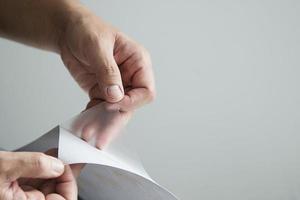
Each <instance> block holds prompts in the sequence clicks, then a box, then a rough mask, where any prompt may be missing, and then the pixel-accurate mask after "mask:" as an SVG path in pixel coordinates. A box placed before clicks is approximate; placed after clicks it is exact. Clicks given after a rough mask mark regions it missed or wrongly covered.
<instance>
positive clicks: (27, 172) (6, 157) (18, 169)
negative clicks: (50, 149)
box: [0, 152, 64, 182]
mask: <svg viewBox="0 0 300 200" xmlns="http://www.w3.org/2000/svg"><path fill="white" fill-rule="evenodd" d="M0 158H1V161H3V162H0V177H1V178H3V177H5V179H6V180H5V181H10V182H11V181H15V180H17V179H18V178H21V177H22V178H45V179H47V178H56V177H59V176H60V175H62V173H63V172H64V164H63V163H62V162H61V161H60V160H58V159H56V158H54V157H52V156H48V155H45V154H43V153H33V152H0Z"/></svg>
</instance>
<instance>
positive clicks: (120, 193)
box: [17, 103, 177, 200]
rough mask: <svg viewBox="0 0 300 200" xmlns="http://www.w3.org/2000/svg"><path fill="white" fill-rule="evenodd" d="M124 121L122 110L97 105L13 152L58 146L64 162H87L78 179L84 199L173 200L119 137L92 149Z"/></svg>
mask: <svg viewBox="0 0 300 200" xmlns="http://www.w3.org/2000/svg"><path fill="white" fill-rule="evenodd" d="M125 122H126V117H124V116H123V115H122V113H120V112H118V111H113V110H109V109H107V108H106V106H105V103H102V104H98V105H96V106H94V107H93V108H91V109H89V110H86V111H84V112H82V113H80V114H79V115H77V116H75V117H73V118H71V119H70V120H67V121H66V122H64V123H62V124H60V125H59V126H57V127H55V128H53V129H52V130H50V131H49V132H48V133H46V134H44V135H43V136H41V137H40V138H38V139H37V140H35V141H33V142H31V143H30V144H28V145H25V146H23V147H21V148H19V149H17V151H38V152H45V151H47V150H49V149H52V148H58V157H59V159H61V160H62V161H63V162H64V163H66V164H76V163H87V164H86V166H85V167H84V169H83V170H82V172H81V174H80V177H79V179H78V186H79V195H80V197H81V198H82V199H84V200H99V199H100V200H101V199H104V200H117V199H122V200H140V199H143V200H176V199H177V197H176V196H175V195H173V194H172V193H171V192H169V191H168V190H166V189H165V188H163V187H162V186H160V185H159V184H157V183H156V182H155V181H154V180H153V179H152V178H151V177H150V176H149V175H148V173H147V172H146V170H145V169H144V167H143V165H142V164H141V162H140V161H139V159H138V157H137V156H136V154H135V153H134V151H132V150H129V148H127V147H126V146H125V145H124V144H123V143H122V137H117V138H118V139H116V140H114V141H113V142H112V143H111V144H110V145H109V146H108V148H105V149H103V150H99V149H97V148H95V144H96V143H97V140H99V139H101V138H103V136H107V135H113V136H117V135H118V134H120V133H121V132H123V131H124V124H125ZM88 131H92V132H93V134H92V135H93V137H90V138H89V139H90V140H91V141H90V142H89V143H88V142H86V141H84V140H82V139H81V138H82V137H84V136H87V135H88V136H91V133H89V132H88ZM120 138H121V139H120Z"/></svg>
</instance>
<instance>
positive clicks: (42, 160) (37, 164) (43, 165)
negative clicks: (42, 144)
mask: <svg viewBox="0 0 300 200" xmlns="http://www.w3.org/2000/svg"><path fill="white" fill-rule="evenodd" d="M31 159H32V160H31V162H32V165H33V167H34V169H35V170H37V172H42V171H44V170H47V169H49V166H50V162H49V160H48V159H47V157H46V155H45V154H43V153H34V154H33V156H32V158H31Z"/></svg>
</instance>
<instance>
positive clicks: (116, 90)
mask: <svg viewBox="0 0 300 200" xmlns="http://www.w3.org/2000/svg"><path fill="white" fill-rule="evenodd" d="M106 92H107V96H108V97H109V98H110V99H111V100H112V101H113V102H117V101H120V100H121V99H122V98H123V92H122V90H121V88H120V86H118V85H111V86H109V87H107V91H106Z"/></svg>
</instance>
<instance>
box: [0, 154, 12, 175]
mask: <svg viewBox="0 0 300 200" xmlns="http://www.w3.org/2000/svg"><path fill="white" fill-rule="evenodd" d="M7 156H9V155H8V153H7V152H0V174H3V173H6V172H8V170H9V169H10V167H9V162H8V160H7Z"/></svg>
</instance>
